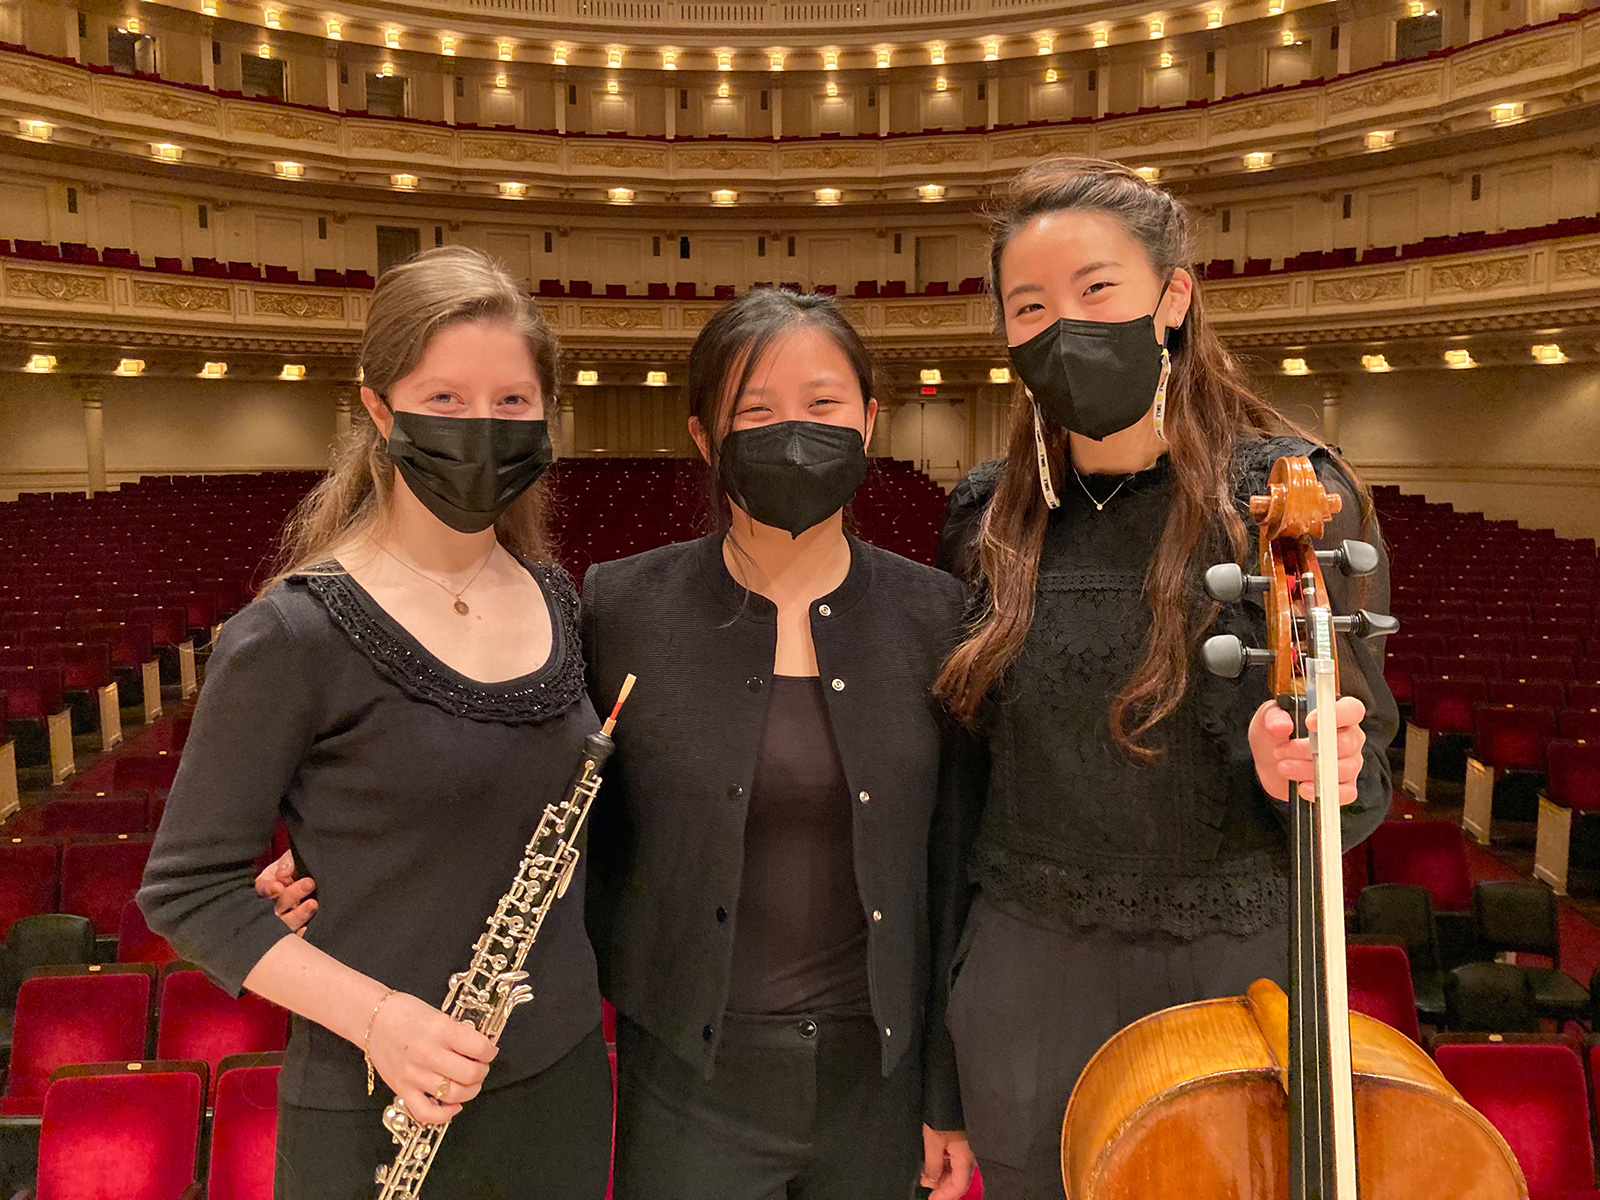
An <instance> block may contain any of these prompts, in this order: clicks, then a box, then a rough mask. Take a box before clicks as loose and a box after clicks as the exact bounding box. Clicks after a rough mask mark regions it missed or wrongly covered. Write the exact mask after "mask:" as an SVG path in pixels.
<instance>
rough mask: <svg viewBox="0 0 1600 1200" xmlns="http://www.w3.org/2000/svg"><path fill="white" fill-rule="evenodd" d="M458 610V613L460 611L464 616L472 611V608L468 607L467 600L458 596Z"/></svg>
mask: <svg viewBox="0 0 1600 1200" xmlns="http://www.w3.org/2000/svg"><path fill="white" fill-rule="evenodd" d="M456 611H457V612H458V613H460V614H461V615H462V616H463V617H464V616H466V615H467V614H468V613H469V612H471V611H472V610H471V609H470V608H468V607H467V602H466V601H465V600H463V599H461V597H459V596H457V597H456Z"/></svg>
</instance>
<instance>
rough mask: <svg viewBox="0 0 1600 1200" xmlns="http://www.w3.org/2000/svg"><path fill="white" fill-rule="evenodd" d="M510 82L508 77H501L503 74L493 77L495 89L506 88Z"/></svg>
mask: <svg viewBox="0 0 1600 1200" xmlns="http://www.w3.org/2000/svg"><path fill="white" fill-rule="evenodd" d="M510 82H511V80H510V77H509V76H506V75H503V74H502V75H496V76H495V77H494V85H495V87H497V88H503V87H506V86H507V85H508V84H509V83H510Z"/></svg>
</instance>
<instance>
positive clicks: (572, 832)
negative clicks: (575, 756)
mask: <svg viewBox="0 0 1600 1200" xmlns="http://www.w3.org/2000/svg"><path fill="white" fill-rule="evenodd" d="M632 690H633V676H632V675H629V676H628V677H627V679H625V680H623V683H622V693H621V694H620V695H619V696H618V697H617V703H616V707H614V708H613V709H612V710H611V716H610V717H608V718H607V719H606V723H605V724H604V725H603V726H601V728H600V732H599V733H591V734H590V735H589V736H588V737H587V738H585V739H584V743H583V758H582V759H581V760H580V761H579V763H578V769H577V771H576V773H574V775H573V777H572V782H571V783H570V784H569V785H568V786H567V790H566V794H565V795H563V796H562V798H561V799H560V801H558V802H557V803H555V804H551V805H549V806H548V807H546V809H545V810H544V814H543V816H541V817H540V818H539V824H538V827H537V828H536V829H534V831H533V837H531V838H530V839H529V840H528V844H527V846H526V847H525V848H524V849H523V851H522V865H521V866H520V867H518V868H517V876H516V878H515V879H513V880H512V881H511V890H510V891H508V892H507V893H506V894H505V895H504V896H501V897H500V903H499V904H498V905H496V906H495V910H494V912H493V913H492V914H491V915H490V917H489V920H488V923H487V925H486V927H485V929H484V931H483V933H482V934H481V935H479V937H478V940H477V941H476V942H474V943H473V944H472V950H473V955H472V962H471V964H470V965H469V966H468V967H467V969H466V970H465V971H459V972H457V973H456V974H454V975H452V976H450V989H449V991H448V992H447V993H446V995H445V998H444V1003H443V1004H441V1005H440V1006H439V1007H440V1008H441V1009H442V1010H443V1011H445V1012H447V1013H449V1014H450V1016H451V1017H452V1018H453V1019H454V1020H457V1021H460V1022H462V1023H463V1024H466V1025H470V1026H471V1027H472V1028H474V1029H476V1030H477V1031H478V1032H479V1033H481V1034H483V1035H484V1037H486V1038H488V1039H489V1041H491V1042H495V1043H498V1042H499V1040H500V1034H501V1031H502V1030H504V1029H505V1027H506V1019H507V1018H508V1017H510V1015H511V1010H512V1009H514V1008H515V1007H516V1006H517V1005H519V1004H525V1003H527V1002H528V1001H529V1000H532V999H533V989H532V988H530V987H528V986H527V984H525V983H524V982H523V980H525V979H527V977H528V973H527V972H526V971H524V970H523V969H522V964H523V963H524V962H525V961H526V960H527V957H528V951H530V950H532V949H533V943H534V940H535V939H536V938H538V936H539V927H540V926H541V925H542V924H543V923H544V918H545V914H546V913H548V912H549V911H550V906H551V905H552V904H554V903H555V902H556V901H557V900H559V899H560V898H561V897H562V896H564V895H565V894H566V891H567V884H568V883H570V882H571V881H572V872H573V869H574V868H575V867H576V866H577V865H578V846H577V841H578V831H579V830H581V829H582V828H583V822H584V818H585V817H587V816H588V815H589V806H590V805H591V804H592V803H593V802H594V797H595V793H596V792H598V791H599V790H600V769H601V768H602V767H603V766H605V764H606V760H607V759H609V758H610V757H611V752H612V751H613V750H614V749H616V747H615V745H614V744H613V742H612V741H611V731H612V730H613V729H615V728H616V725H617V714H618V713H620V712H621V711H622V703H623V701H624V700H626V699H627V698H628V693H629V692H631V691H632ZM383 1125H384V1128H385V1129H387V1130H388V1131H389V1133H390V1134H391V1135H392V1136H393V1138H394V1141H395V1144H396V1145H397V1146H398V1147H399V1149H398V1150H396V1152H395V1156H394V1162H392V1163H390V1164H389V1165H388V1166H387V1167H379V1168H378V1200H416V1198H417V1197H418V1196H419V1195H420V1193H421V1191H422V1181H423V1180H424V1179H426V1178H427V1177H428V1170H429V1168H430V1167H432V1166H433V1159H434V1155H436V1154H437V1153H438V1152H439V1143H440V1142H442V1141H443V1140H444V1135H445V1131H446V1130H447V1129H449V1128H450V1123H449V1122H448V1121H446V1122H445V1123H444V1124H442V1125H425V1124H423V1123H422V1122H420V1121H417V1120H416V1119H414V1118H413V1117H412V1116H411V1114H410V1113H408V1112H407V1111H406V1106H405V1101H403V1100H401V1099H400V1098H399V1097H398V1096H396V1097H395V1101H394V1103H393V1104H391V1105H389V1107H388V1108H386V1109H384V1110H383Z"/></svg>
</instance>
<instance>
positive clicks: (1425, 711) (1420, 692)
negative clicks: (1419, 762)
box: [1411, 675, 1489, 734]
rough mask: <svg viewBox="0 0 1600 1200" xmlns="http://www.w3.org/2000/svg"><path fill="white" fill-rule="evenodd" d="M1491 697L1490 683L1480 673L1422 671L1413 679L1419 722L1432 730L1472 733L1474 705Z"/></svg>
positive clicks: (1414, 704) (1412, 703)
mask: <svg viewBox="0 0 1600 1200" xmlns="http://www.w3.org/2000/svg"><path fill="white" fill-rule="evenodd" d="M1488 698H1489V685H1488V683H1487V681H1485V680H1484V679H1483V678H1481V677H1479V676H1469V677H1464V678H1458V677H1455V676H1451V677H1449V678H1446V677H1444V676H1442V675H1439V676H1435V675H1418V676H1413V677H1412V680H1411V706H1412V711H1413V713H1414V714H1415V720H1416V723H1417V724H1418V725H1420V726H1421V727H1422V728H1423V729H1426V730H1428V731H1429V732H1430V733H1435V734H1441V733H1463V734H1464V733H1471V732H1472V721H1473V714H1474V709H1475V708H1476V706H1477V705H1479V704H1482V703H1483V702H1484V701H1486V700H1487V699H1488Z"/></svg>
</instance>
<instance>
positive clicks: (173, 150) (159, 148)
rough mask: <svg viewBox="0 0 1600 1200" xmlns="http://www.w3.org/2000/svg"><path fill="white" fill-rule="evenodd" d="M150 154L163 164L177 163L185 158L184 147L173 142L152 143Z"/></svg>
mask: <svg viewBox="0 0 1600 1200" xmlns="http://www.w3.org/2000/svg"><path fill="white" fill-rule="evenodd" d="M150 153H151V154H153V155H154V156H155V157H156V158H159V159H160V160H161V161H162V162H177V161H179V160H180V159H182V158H183V147H182V146H174V145H173V144H172V143H171V142H151V143H150Z"/></svg>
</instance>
